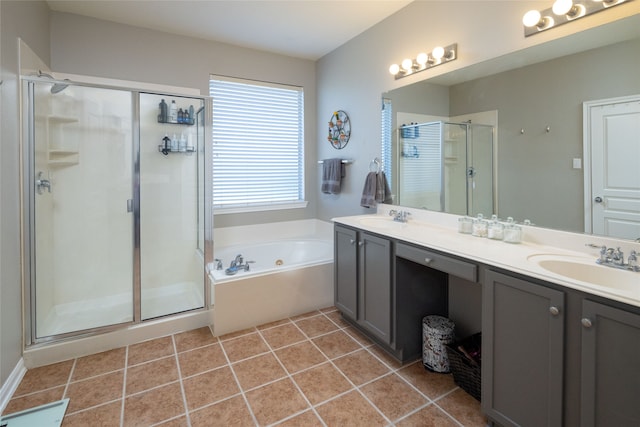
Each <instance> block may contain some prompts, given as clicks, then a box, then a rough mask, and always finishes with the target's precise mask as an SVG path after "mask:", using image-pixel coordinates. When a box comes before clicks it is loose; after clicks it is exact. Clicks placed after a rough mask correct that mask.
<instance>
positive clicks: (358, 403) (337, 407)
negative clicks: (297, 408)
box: [316, 391, 387, 427]
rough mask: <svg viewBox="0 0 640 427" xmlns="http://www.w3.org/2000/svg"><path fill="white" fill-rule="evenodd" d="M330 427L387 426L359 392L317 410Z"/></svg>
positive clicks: (341, 397) (350, 393)
mask: <svg viewBox="0 0 640 427" xmlns="http://www.w3.org/2000/svg"><path fill="white" fill-rule="evenodd" d="M316 411H317V412H318V414H319V415H320V418H322V420H323V421H324V422H325V423H326V425H327V426H328V427H343V426H350V427H359V426H362V427H375V426H384V425H386V424H387V422H386V421H385V419H384V418H383V417H382V415H380V414H379V413H378V411H376V409H375V408H374V407H373V406H371V404H369V402H367V401H366V400H365V399H364V397H362V396H361V395H360V393H358V392H357V391H352V392H349V393H347V394H345V395H343V396H340V397H338V398H336V399H334V400H331V401H329V402H327V403H325V404H323V405H320V406H318V407H317V408H316Z"/></svg>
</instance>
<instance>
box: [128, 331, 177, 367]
mask: <svg viewBox="0 0 640 427" xmlns="http://www.w3.org/2000/svg"><path fill="white" fill-rule="evenodd" d="M172 354H174V348H173V339H172V338H171V337H162V338H157V339H154V340H149V341H144V342H141V343H137V344H133V345H130V346H129V355H128V361H127V363H128V365H129V366H131V365H136V364H138V363H143V362H148V361H150V360H155V359H160V358H162V357H167V356H170V355H172Z"/></svg>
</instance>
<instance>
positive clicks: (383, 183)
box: [376, 172, 393, 204]
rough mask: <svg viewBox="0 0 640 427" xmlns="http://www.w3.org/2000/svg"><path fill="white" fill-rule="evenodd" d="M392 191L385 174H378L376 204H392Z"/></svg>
mask: <svg viewBox="0 0 640 427" xmlns="http://www.w3.org/2000/svg"><path fill="white" fill-rule="evenodd" d="M392 200H393V199H392V197H391V189H390V188H389V182H388V181H387V177H386V175H385V174H384V172H378V175H377V177H376V202H378V203H387V204H388V203H391V202H392Z"/></svg>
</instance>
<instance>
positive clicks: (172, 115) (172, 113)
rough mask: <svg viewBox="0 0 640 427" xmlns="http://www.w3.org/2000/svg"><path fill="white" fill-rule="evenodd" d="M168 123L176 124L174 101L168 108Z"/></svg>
mask: <svg viewBox="0 0 640 427" xmlns="http://www.w3.org/2000/svg"><path fill="white" fill-rule="evenodd" d="M169 122H170V123H178V106H177V105H176V101H171V107H170V108H169Z"/></svg>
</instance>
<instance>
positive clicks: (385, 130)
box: [381, 98, 393, 186]
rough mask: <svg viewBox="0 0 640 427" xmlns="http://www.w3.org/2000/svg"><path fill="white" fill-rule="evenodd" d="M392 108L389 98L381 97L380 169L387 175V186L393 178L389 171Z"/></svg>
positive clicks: (390, 184) (391, 151)
mask: <svg viewBox="0 0 640 427" xmlns="http://www.w3.org/2000/svg"><path fill="white" fill-rule="evenodd" d="M392 117H393V108H392V106H391V100H390V99H386V98H383V99H382V116H381V119H382V120H381V123H382V138H381V141H382V170H383V171H384V174H385V175H386V177H387V181H388V182H389V186H392V185H393V183H392V182H391V180H392V178H393V176H392V175H393V174H392V173H391V160H392V159H391V158H392V155H393V154H392V153H393V150H392V148H393V146H392V145H393V144H392V141H393V138H392V132H393V129H392V126H393V123H392V122H393V120H392Z"/></svg>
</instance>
